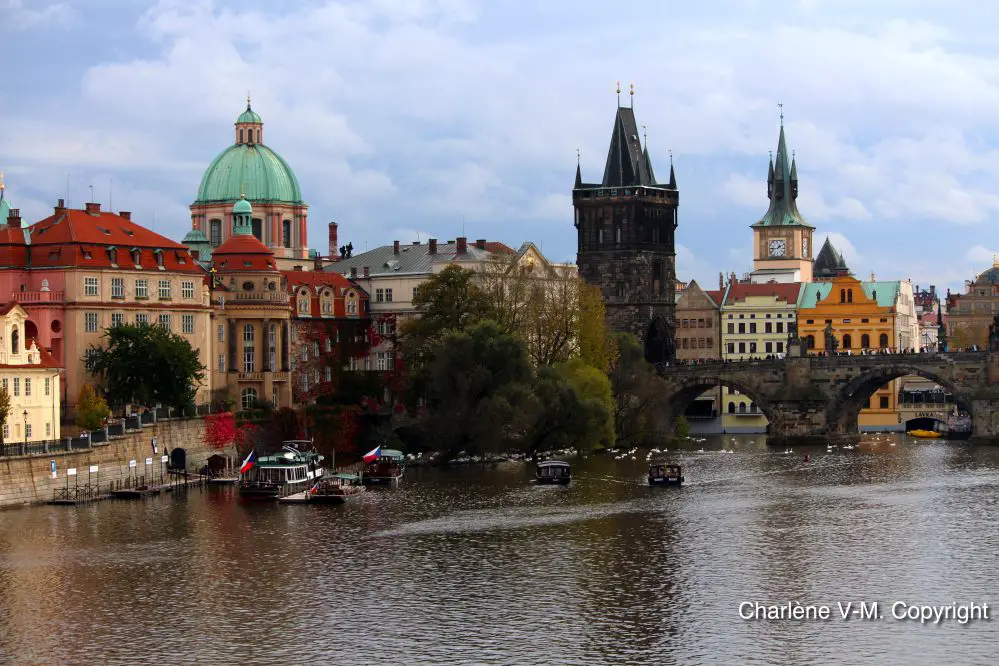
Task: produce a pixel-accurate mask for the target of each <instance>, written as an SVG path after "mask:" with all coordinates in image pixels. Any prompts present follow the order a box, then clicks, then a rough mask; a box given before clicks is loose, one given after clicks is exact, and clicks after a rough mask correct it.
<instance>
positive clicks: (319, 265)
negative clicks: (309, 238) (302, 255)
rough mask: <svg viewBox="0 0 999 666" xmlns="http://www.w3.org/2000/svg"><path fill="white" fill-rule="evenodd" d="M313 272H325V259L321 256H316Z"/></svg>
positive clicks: (313, 262)
mask: <svg viewBox="0 0 999 666" xmlns="http://www.w3.org/2000/svg"><path fill="white" fill-rule="evenodd" d="M312 270H314V271H316V272H317V273H318V272H319V271H321V270H323V258H322V257H321V256H319V254H316V256H315V257H314V258H313V259H312Z"/></svg>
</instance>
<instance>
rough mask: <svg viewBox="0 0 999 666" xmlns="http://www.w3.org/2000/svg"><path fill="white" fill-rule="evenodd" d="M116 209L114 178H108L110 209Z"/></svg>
mask: <svg viewBox="0 0 999 666" xmlns="http://www.w3.org/2000/svg"><path fill="white" fill-rule="evenodd" d="M112 210H114V178H108V211H112Z"/></svg>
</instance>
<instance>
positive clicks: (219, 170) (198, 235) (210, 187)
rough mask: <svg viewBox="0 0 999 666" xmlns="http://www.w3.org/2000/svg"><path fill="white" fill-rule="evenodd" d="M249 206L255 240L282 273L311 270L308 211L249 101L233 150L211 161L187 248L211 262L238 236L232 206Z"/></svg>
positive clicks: (239, 121) (291, 173)
mask: <svg viewBox="0 0 999 666" xmlns="http://www.w3.org/2000/svg"><path fill="white" fill-rule="evenodd" d="M241 198H245V199H246V200H247V201H249V202H250V204H251V205H252V208H253V217H252V218H251V220H250V230H251V233H252V235H253V236H254V237H255V238H256V239H257V240H259V241H261V242H262V243H263V244H264V246H265V247H267V248H268V249H270V250H271V252H273V253H274V259H275V262H276V263H277V266H278V268H279V269H287V270H293V269H294V268H295V267H296V266H298V267H299V269H298V270H311V269H312V265H311V262H310V261H309V250H308V247H309V245H308V206H307V205H306V204H305V202H304V201H303V200H302V192H301V189H300V188H299V185H298V178H297V177H296V176H295V172H294V171H292V169H291V167H289V166H288V163H287V162H285V161H284V159H283V158H282V157H281V156H280V155H278V154H277V153H276V152H274V150H272V149H271V148H270V147H269V146H267V145H266V144H265V143H264V122H263V120H262V119H261V118H260V116H259V115H258V114H257V113H256V112H255V111H254V110H253V109H252V108H251V107H250V100H249V98H247V100H246V110H245V111H243V113H241V114H240V115H239V117H238V118H236V122H235V127H234V131H233V144H232V145H231V146H229V147H228V148H226V149H225V150H223V151H222V152H221V153H219V155H218V156H217V157H216V158H215V159H214V160H212V163H211V164H210V165H209V166H208V169H206V170H205V173H204V176H202V178H201V185H200V186H199V187H198V194H197V197H196V198H195V200H194V203H192V204H191V232H190V233H189V234H188V235H187V236H186V237H185V238H184V244H185V245H187V246H188V247H190V248H191V250H192V251H196V252H198V254H199V257H200V259H202V260H204V261H208V260H209V259H210V256H211V253H212V252H213V251H214V249H215V248H217V247H219V246H220V245H222V244H223V243H225V242H226V241H227V240H229V239H230V238H231V237H232V235H233V230H234V228H235V223H234V220H233V212H232V209H233V206H234V205H235V204H236V202H238V201H239V200H240V199H241Z"/></svg>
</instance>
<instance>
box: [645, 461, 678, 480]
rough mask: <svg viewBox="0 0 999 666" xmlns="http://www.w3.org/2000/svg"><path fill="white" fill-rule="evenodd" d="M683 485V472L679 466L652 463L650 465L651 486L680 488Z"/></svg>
mask: <svg viewBox="0 0 999 666" xmlns="http://www.w3.org/2000/svg"><path fill="white" fill-rule="evenodd" d="M682 484H683V470H682V469H681V468H680V466H679V465H667V464H666V463H652V464H651V465H649V485H650V486H679V485H682Z"/></svg>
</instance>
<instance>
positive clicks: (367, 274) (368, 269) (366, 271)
mask: <svg viewBox="0 0 999 666" xmlns="http://www.w3.org/2000/svg"><path fill="white" fill-rule="evenodd" d="M369 277H371V269H370V268H368V267H367V266H365V267H364V279H365V280H367V279H368V278H369Z"/></svg>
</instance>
